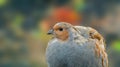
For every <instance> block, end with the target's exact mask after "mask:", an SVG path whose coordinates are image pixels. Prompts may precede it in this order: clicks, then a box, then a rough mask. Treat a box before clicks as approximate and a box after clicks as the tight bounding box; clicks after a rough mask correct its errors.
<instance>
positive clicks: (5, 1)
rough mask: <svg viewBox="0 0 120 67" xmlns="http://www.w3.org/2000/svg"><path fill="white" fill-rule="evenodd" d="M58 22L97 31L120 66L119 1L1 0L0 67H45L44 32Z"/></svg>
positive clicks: (112, 66)
mask: <svg viewBox="0 0 120 67" xmlns="http://www.w3.org/2000/svg"><path fill="white" fill-rule="evenodd" d="M61 21H63V22H68V23H71V24H73V25H83V26H90V27H93V28H95V29H96V30H98V31H99V32H100V33H101V34H102V35H103V36H104V38H105V40H106V49H107V53H108V57H109V66H110V67H120V63H119V62H120V58H119V57H120V0H0V67H47V64H46V60H45V50H46V47H47V43H48V41H49V40H50V38H51V37H50V36H48V35H47V34H46V33H47V31H48V30H49V29H50V28H51V27H52V26H53V25H54V24H55V23H56V22H61Z"/></svg>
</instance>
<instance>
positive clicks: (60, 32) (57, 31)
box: [52, 24, 69, 41]
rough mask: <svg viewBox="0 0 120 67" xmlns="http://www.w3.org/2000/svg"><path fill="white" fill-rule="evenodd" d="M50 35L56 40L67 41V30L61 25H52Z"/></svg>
mask: <svg viewBox="0 0 120 67" xmlns="http://www.w3.org/2000/svg"><path fill="white" fill-rule="evenodd" d="M52 34H53V35H54V36H55V37H56V38H58V39H60V40H62V41H65V40H67V39H68V37H69V33H68V30H67V28H66V26H65V25H62V24H61V25H60V24H56V25H54V26H53V31H52Z"/></svg>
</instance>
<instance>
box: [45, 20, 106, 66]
mask: <svg viewBox="0 0 120 67" xmlns="http://www.w3.org/2000/svg"><path fill="white" fill-rule="evenodd" d="M47 34H48V35H52V38H51V40H50V41H49V42H48V45H47V48H46V61H47V64H48V67H108V56H107V53H106V49H105V45H106V44H105V40H104V38H103V36H102V35H101V34H100V33H99V32H98V31H97V30H95V29H93V28H92V27H85V26H73V25H72V24H70V23H67V22H58V23H56V24H55V25H54V26H53V27H52V28H51V29H50V30H49V31H48V33H47Z"/></svg>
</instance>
